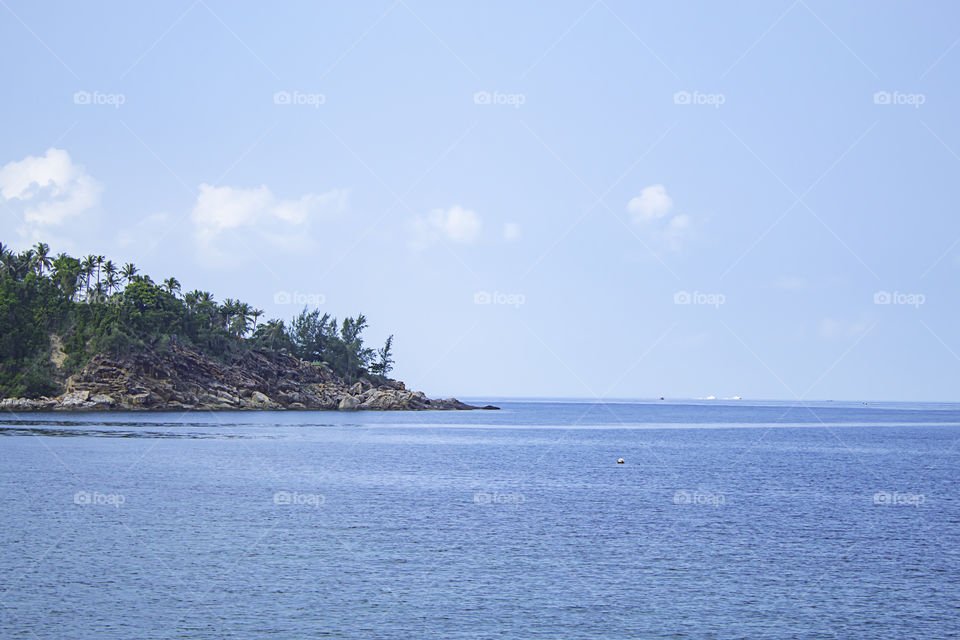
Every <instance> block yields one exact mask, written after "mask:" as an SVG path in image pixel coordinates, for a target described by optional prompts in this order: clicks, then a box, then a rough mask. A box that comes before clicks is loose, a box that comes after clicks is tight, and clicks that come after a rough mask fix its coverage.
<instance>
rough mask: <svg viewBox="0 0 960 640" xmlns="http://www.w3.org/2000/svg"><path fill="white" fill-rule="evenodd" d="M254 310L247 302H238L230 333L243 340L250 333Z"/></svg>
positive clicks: (231, 321)
mask: <svg viewBox="0 0 960 640" xmlns="http://www.w3.org/2000/svg"><path fill="white" fill-rule="evenodd" d="M251 312H252V309H251V307H250V305H248V304H247V303H246V302H240V301H239V300H237V301H236V303H235V304H234V307H233V317H232V319H231V320H230V329H229V330H230V333H232V334H233V335H235V336H237V337H238V338H242V337H243V336H245V335H247V332H248V331H250V316H251V315H252V313H251Z"/></svg>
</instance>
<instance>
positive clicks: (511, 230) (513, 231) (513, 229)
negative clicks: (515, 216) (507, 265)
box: [503, 222, 521, 242]
mask: <svg viewBox="0 0 960 640" xmlns="http://www.w3.org/2000/svg"><path fill="white" fill-rule="evenodd" d="M520 235H521V233H520V225H519V224H517V223H516V222H507V223H506V224H504V225H503V239H504V240H506V241H507V242H516V241H517V240H519V239H520Z"/></svg>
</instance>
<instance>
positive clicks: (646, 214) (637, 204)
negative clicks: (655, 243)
mask: <svg viewBox="0 0 960 640" xmlns="http://www.w3.org/2000/svg"><path fill="white" fill-rule="evenodd" d="M627 211H629V212H630V213H631V214H633V220H634V222H647V221H650V220H659V219H660V218H662V217H664V216H665V215H667V214H669V213H670V212H671V211H673V198H671V197H670V196H668V195H667V189H666V188H665V187H664V186H663V185H662V184H655V185H651V186H649V187H644V189H643V190H642V191H641V192H640V195H639V196H637V197H636V198H632V199H631V200H630V202H628V203H627Z"/></svg>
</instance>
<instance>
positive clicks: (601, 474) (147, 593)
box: [0, 399, 960, 639]
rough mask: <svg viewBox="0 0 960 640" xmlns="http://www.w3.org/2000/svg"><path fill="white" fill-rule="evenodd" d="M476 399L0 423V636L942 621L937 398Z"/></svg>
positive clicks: (677, 633) (920, 626)
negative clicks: (370, 408)
mask: <svg viewBox="0 0 960 640" xmlns="http://www.w3.org/2000/svg"><path fill="white" fill-rule="evenodd" d="M483 401H484V402H487V401H488V400H487V399H484V400H483ZM494 402H495V401H494ZM497 404H499V405H500V406H501V407H503V409H502V410H501V411H498V412H492V411H483V412H481V411H476V412H410V413H406V412H404V413H368V412H360V413H336V412H332V413H315V412H297V413H274V412H269V413H196V412H193V413H185V414H177V413H163V414H146V415H145V414H119V413H117V414H70V415H65V414H21V415H14V414H3V415H0V490H2V500H0V523H2V524H0V638H43V639H46V638H90V639H93V638H97V639H100V638H265V637H270V638H322V637H329V638H444V639H452V638H946V637H951V636H953V637H955V636H957V635H958V634H960V526H958V525H960V495H958V480H960V471H958V468H960V464H958V463H960V447H958V443H960V405H952V404H926V405H921V404H892V403H891V404H871V405H869V406H867V405H863V404H860V403H846V404H845V403H803V404H800V403H797V404H790V403H775V402H767V403H748V402H746V401H740V402H729V403H723V402H721V401H713V402H695V401H690V402H685V403H663V402H608V403H586V402H579V403H578V402H548V401H538V402H500V403H497ZM620 457H622V458H624V460H625V462H624V464H617V459H618V458H620Z"/></svg>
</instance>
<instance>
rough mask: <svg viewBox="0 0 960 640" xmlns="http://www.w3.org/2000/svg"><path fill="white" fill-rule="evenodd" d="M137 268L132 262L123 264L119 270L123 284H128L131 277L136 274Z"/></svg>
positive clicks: (131, 279)
mask: <svg viewBox="0 0 960 640" xmlns="http://www.w3.org/2000/svg"><path fill="white" fill-rule="evenodd" d="M137 271H138V269H137V268H136V267H135V266H133V263H132V262H128V263H127V264H125V265H123V269H121V270H120V275H122V276H123V280H124V283H125V284H130V283H131V282H132V281H133V277H134V276H135V275H137Z"/></svg>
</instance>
